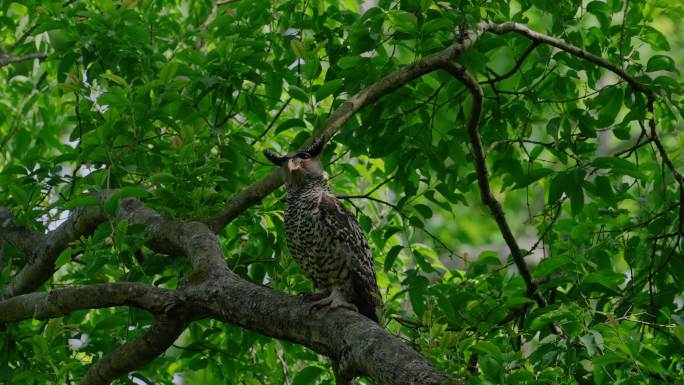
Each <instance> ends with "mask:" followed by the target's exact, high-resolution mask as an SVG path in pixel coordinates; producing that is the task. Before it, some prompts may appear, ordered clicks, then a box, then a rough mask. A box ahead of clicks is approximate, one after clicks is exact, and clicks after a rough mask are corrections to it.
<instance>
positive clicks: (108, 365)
mask: <svg viewBox="0 0 684 385" xmlns="http://www.w3.org/2000/svg"><path fill="white" fill-rule="evenodd" d="M187 325H188V323H187V321H186V320H182V319H167V320H163V321H156V322H155V323H154V324H152V326H151V327H150V328H149V329H147V330H146V331H145V333H144V334H143V335H142V336H140V337H138V338H136V339H134V340H132V341H129V342H126V343H125V344H123V345H121V346H119V347H118V348H116V350H114V351H113V352H112V353H110V354H108V355H106V356H104V357H103V358H102V359H101V360H99V361H98V362H96V363H95V364H94V365H93V366H91V367H90V368H89V369H88V371H87V372H86V374H85V375H84V376H83V378H81V385H106V384H109V383H111V382H112V381H113V380H114V379H116V378H118V377H120V376H122V375H124V374H126V373H128V372H130V371H131V370H134V369H135V368H141V367H143V366H145V365H147V364H148V363H150V361H152V360H154V359H155V358H157V357H159V356H160V355H161V354H163V353H164V352H165V351H166V349H168V348H169V347H170V346H171V345H172V344H173V343H174V341H176V339H177V338H178V336H180V334H181V333H182V332H183V330H185V328H186V327H187Z"/></svg>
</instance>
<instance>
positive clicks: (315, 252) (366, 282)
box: [264, 138, 382, 322]
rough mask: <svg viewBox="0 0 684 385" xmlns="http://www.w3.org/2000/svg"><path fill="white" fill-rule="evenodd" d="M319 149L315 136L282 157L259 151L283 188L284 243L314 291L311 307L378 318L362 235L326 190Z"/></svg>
mask: <svg viewBox="0 0 684 385" xmlns="http://www.w3.org/2000/svg"><path fill="white" fill-rule="evenodd" d="M322 150H323V140H322V138H319V139H316V140H314V141H313V143H312V144H311V145H310V146H309V147H308V148H307V149H306V150H305V151H300V152H295V153H291V154H288V155H284V156H279V155H277V154H274V153H273V152H271V151H268V150H265V151H264V154H265V155H266V157H267V158H268V159H269V160H270V161H271V162H273V164H275V165H277V166H279V167H280V174H281V176H282V178H283V181H284V183H285V188H286V190H287V199H286V204H287V208H286V210H285V237H286V239H287V246H288V249H290V252H291V253H292V256H293V257H294V259H295V260H296V261H297V262H298V263H299V264H300V265H301V267H302V269H303V270H304V273H305V274H306V276H307V277H308V278H309V279H310V280H311V281H312V282H313V284H314V286H315V287H316V289H318V290H319V292H318V293H316V294H315V295H313V296H311V298H313V299H314V302H313V303H312V307H313V308H322V307H326V306H329V308H330V309H333V308H336V307H344V308H348V309H352V310H354V311H358V312H360V313H361V314H363V315H364V316H366V317H368V318H370V319H372V320H374V321H375V322H378V315H377V314H378V312H379V310H380V308H381V306H382V300H381V297H380V290H379V289H378V284H377V280H376V277H375V270H374V268H373V257H372V255H371V250H370V247H369V246H368V240H367V239H366V237H365V235H364V234H363V232H362V231H361V227H360V226H359V223H358V222H357V221H356V218H355V217H354V216H353V215H352V214H351V213H350V212H349V211H348V210H347V209H346V208H345V207H344V206H343V205H342V204H341V203H340V201H339V200H338V199H337V198H336V197H335V195H333V193H332V192H331V191H330V188H329V187H328V177H327V174H326V173H325V172H324V171H323V165H322V163H321V160H320V158H319V155H320V153H321V151H322Z"/></svg>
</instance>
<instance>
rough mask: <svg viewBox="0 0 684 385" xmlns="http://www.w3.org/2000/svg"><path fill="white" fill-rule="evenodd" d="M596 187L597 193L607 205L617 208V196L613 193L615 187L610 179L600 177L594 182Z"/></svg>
mask: <svg viewBox="0 0 684 385" xmlns="http://www.w3.org/2000/svg"><path fill="white" fill-rule="evenodd" d="M594 184H595V185H596V193H597V194H598V196H600V197H601V199H603V200H604V201H605V202H606V203H608V204H609V205H610V206H611V207H613V208H617V202H616V201H615V194H614V193H613V187H611V185H610V179H608V177H606V176H603V175H600V176H597V177H596V179H595V180H594Z"/></svg>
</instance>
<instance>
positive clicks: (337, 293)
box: [310, 288, 359, 313]
mask: <svg viewBox="0 0 684 385" xmlns="http://www.w3.org/2000/svg"><path fill="white" fill-rule="evenodd" d="M322 307H327V308H328V310H332V309H335V308H338V307H341V308H345V309H349V310H353V311H355V312H357V313H358V311H359V309H358V308H357V307H356V306H354V304H351V303H349V302H347V300H346V299H345V298H344V295H343V294H342V291H341V290H340V289H338V288H334V289H332V292H330V295H329V296H327V297H325V298H321V299H319V300H317V301H314V302H313V303H312V304H311V310H310V311H314V310H318V309H320V308H322Z"/></svg>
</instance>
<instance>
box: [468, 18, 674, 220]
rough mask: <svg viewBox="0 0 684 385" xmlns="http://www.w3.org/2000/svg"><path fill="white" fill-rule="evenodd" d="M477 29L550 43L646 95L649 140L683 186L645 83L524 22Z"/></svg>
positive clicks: (654, 96) (653, 95)
mask: <svg viewBox="0 0 684 385" xmlns="http://www.w3.org/2000/svg"><path fill="white" fill-rule="evenodd" d="M478 27H479V30H480V31H481V32H483V31H489V32H492V33H495V34H498V35H501V34H504V33H508V32H516V33H518V34H520V35H523V36H525V37H527V38H528V39H530V40H532V41H533V42H537V43H544V44H548V45H551V46H553V47H556V48H558V49H560V50H563V51H565V52H567V53H569V54H571V55H573V56H577V57H579V58H582V59H585V60H587V61H589V62H591V63H594V64H596V65H598V66H599V67H603V68H605V69H607V70H609V71H610V72H612V73H614V74H616V75H617V76H619V77H620V78H622V79H623V80H624V81H626V82H627V83H628V84H629V85H630V86H631V87H632V88H633V89H635V90H637V91H639V92H641V93H642V94H644V95H646V97H647V99H648V106H647V110H648V112H650V114H651V118H650V119H649V126H650V128H651V140H652V141H653V142H654V143H655V145H656V147H657V148H658V153H660V157H661V158H662V159H663V162H664V163H665V164H666V165H667V167H668V168H669V169H670V172H671V173H672V175H673V176H674V178H675V180H677V183H678V184H679V185H680V186H684V175H682V174H681V173H680V172H679V171H678V170H677V169H676V168H675V166H674V164H673V163H672V160H670V157H669V156H668V155H667V152H666V151H665V148H664V147H663V145H662V143H661V141H660V138H659V136H658V132H657V130H656V121H655V110H654V108H653V104H654V102H655V99H656V94H655V93H654V92H653V90H651V89H650V88H648V87H646V86H645V85H643V84H641V83H640V82H639V81H638V80H637V79H636V78H635V77H634V76H632V75H630V74H629V73H628V72H627V71H626V70H625V69H623V68H621V67H618V66H616V65H615V64H613V63H611V62H610V61H608V60H606V59H604V58H602V57H600V56H597V55H594V54H593V53H591V52H589V51H586V50H583V49H581V48H579V47H576V46H574V45H572V44H569V43H566V42H565V41H563V40H560V39H556V38H554V37H551V36H548V35H544V34H543V33H539V32H536V31H533V30H531V29H530V28H529V27H528V26H526V25H524V24H519V23H503V24H496V23H493V22H482V23H480V24H478ZM481 32H480V33H481ZM682 219H684V218H682Z"/></svg>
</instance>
